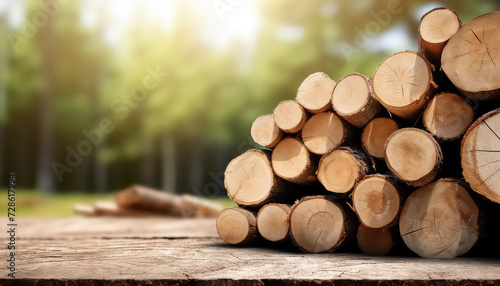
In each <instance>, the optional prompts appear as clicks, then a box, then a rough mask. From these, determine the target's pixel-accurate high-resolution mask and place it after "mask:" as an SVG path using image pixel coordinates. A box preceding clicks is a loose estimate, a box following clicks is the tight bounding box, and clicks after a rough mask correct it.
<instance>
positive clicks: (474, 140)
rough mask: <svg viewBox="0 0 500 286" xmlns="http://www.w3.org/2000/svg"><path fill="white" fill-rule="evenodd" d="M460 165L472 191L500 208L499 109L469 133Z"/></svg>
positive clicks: (463, 141) (484, 118)
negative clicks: (497, 204)
mask: <svg viewBox="0 0 500 286" xmlns="http://www.w3.org/2000/svg"><path fill="white" fill-rule="evenodd" d="M461 161H462V169H463V175H464V178H465V180H466V181H467V182H468V183H469V185H470V187H471V188H472V189H473V190H474V191H475V192H477V193H479V194H481V195H483V196H485V197H486V198H488V199H489V200H491V201H493V202H496V203H499V204H500V109H497V110H494V111H491V112H489V113H486V114H485V115H483V116H482V117H480V118H479V119H478V120H476V122H474V124H472V126H471V127H470V128H469V130H467V133H466V134H465V135H464V139H463V140H462V149H461Z"/></svg>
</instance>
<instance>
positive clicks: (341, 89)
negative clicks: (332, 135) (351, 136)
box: [332, 73, 381, 128]
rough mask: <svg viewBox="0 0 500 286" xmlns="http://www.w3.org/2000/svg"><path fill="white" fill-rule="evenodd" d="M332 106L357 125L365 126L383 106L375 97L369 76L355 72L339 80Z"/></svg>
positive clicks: (339, 113) (334, 90)
mask: <svg viewBox="0 0 500 286" xmlns="http://www.w3.org/2000/svg"><path fill="white" fill-rule="evenodd" d="M332 106H333V109H334V110H335V112H336V113H337V114H338V115H340V116H341V117H342V118H344V119H345V120H346V121H347V122H349V123H351V124H352V125H354V126H356V127H359V128H361V127H363V126H365V125H366V124H367V123H368V122H369V121H370V120H371V119H372V118H373V117H375V115H377V113H379V111H380V110H381V106H380V104H379V103H378V101H377V100H376V99H375V98H374V97H373V95H372V91H371V87H370V83H369V80H368V78H366V77H365V76H364V75H362V74H358V73H354V74H350V75H347V76H345V77H343V78H341V79H340V80H339V82H338V83H337V84H336V85H335V88H334V89H333V95H332Z"/></svg>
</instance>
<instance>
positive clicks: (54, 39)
mask: <svg viewBox="0 0 500 286" xmlns="http://www.w3.org/2000/svg"><path fill="white" fill-rule="evenodd" d="M438 6H447V7H448V8H450V9H452V10H455V11H456V12H457V13H458V14H459V16H460V17H461V19H462V21H463V22H464V23H465V22H467V21H468V20H470V19H472V18H473V17H475V16H477V15H479V14H482V13H486V12H490V11H493V10H498V9H499V6H500V4H499V1H498V0H491V1H487V0H484V1H469V0H467V1H466V0H453V1H452V0H448V1H440V2H435V1H434V2H432V1H419V0H413V1H397V0H392V1H375V0H349V1H344V0H314V1H284V0H277V1H265V0H255V1H254V0H245V1H243V0H241V1H236V0H232V1H229V0H220V1H218V0H216V1H212V0H210V1H200V0H198V1H196V0H163V1H162V0H141V1H139V0H136V1H132V0H130V1H119V0H109V1H99V0H44V1H41V0H24V1H22V0H15V1H12V0H0V29H1V32H2V35H3V41H2V42H1V43H0V81H1V83H0V174H2V175H1V176H2V178H3V179H2V182H3V183H2V186H4V187H5V186H6V181H7V174H8V173H9V172H15V173H16V175H17V183H18V188H27V189H35V190H37V191H40V192H44V193H78V192H82V193H83V192H86V193H110V192H112V191H116V190H119V189H123V188H125V187H127V186H129V185H131V184H142V185H146V186H150V187H153V188H157V189H163V190H167V191H170V192H175V193H194V194H196V195H200V196H207V197H213V196H222V195H224V194H225V191H224V188H223V183H222V182H223V171H224V169H225V167H226V165H227V164H228V162H229V161H230V160H231V159H232V158H233V157H235V156H236V155H238V154H240V153H242V152H244V151H245V150H247V149H250V148H255V147H256V145H255V143H253V142H252V140H251V137H250V126H251V124H252V122H253V120H254V119H255V118H256V117H257V116H258V115H260V114H263V113H271V112H272V110H273V109H274V107H275V106H276V104H277V103H278V102H279V101H281V100H284V99H293V98H295V94H296V91H297V88H298V86H299V85H300V83H301V82H302V80H303V79H305V78H306V76H307V75H309V74H310V73H313V72H316V71H324V72H326V73H327V74H329V75H330V77H331V78H332V79H334V80H335V81H338V79H340V78H341V77H342V76H344V75H347V74H349V73H352V72H360V73H363V74H365V75H366V76H371V75H372V73H373V72H374V70H375V68H376V66H377V65H378V64H379V63H380V62H381V61H382V60H383V59H384V58H385V57H386V56H388V55H389V54H391V53H394V52H397V51H400V50H407V49H409V50H416V48H417V44H416V38H417V27H418V22H419V20H420V17H421V16H422V15H423V14H424V13H425V12H426V11H428V10H430V9H432V8H434V7H438Z"/></svg>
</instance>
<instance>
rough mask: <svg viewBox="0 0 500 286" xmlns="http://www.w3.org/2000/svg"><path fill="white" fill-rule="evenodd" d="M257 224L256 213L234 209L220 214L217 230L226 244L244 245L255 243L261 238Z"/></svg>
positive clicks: (238, 208)
mask: <svg viewBox="0 0 500 286" xmlns="http://www.w3.org/2000/svg"><path fill="white" fill-rule="evenodd" d="M256 223H257V220H256V218H255V213H254V212H252V211H249V210H246V209H243V208H240V207H233V208H230V209H225V210H223V211H222V212H221V213H220V214H219V216H218V217H217V222H216V228H217V233H218V234H219V236H220V238H222V240H224V241H225V242H227V243H229V244H237V245H244V244H250V243H252V242H255V241H256V240H257V239H258V238H259V234H258V233H257V224H256Z"/></svg>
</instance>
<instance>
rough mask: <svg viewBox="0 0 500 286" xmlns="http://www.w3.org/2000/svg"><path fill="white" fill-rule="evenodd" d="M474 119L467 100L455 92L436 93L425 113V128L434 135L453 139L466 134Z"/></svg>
mask: <svg viewBox="0 0 500 286" xmlns="http://www.w3.org/2000/svg"><path fill="white" fill-rule="evenodd" d="M473 120H474V111H473V110H472V106H470V105H469V104H468V103H467V101H465V100H464V99H463V98H461V97H460V96H458V95H456V94H453V93H441V94H438V95H436V96H435V97H434V98H433V99H432V100H431V101H430V102H429V104H428V105H427V107H426V108H425V111H424V115H423V122H424V125H425V128H426V129H427V130H428V131H429V132H430V133H431V134H432V135H434V136H436V137H437V138H440V139H444V140H452V139H455V138H458V137H460V136H462V134H464V132H465V131H466V130H467V128H468V127H469V126H470V125H471V123H472V121H473Z"/></svg>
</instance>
